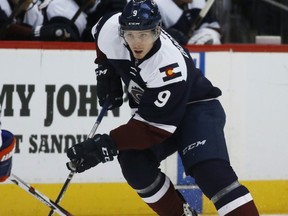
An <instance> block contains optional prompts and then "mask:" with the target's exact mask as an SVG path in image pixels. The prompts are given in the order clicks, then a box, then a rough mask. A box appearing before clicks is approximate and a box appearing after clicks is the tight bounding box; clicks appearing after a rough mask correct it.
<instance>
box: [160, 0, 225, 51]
mask: <svg viewBox="0 0 288 216" xmlns="http://www.w3.org/2000/svg"><path fill="white" fill-rule="evenodd" d="M155 2H156V3H157V5H158V7H159V11H160V13H161V16H162V24H163V27H164V28H165V30H166V31H167V32H168V33H170V34H171V35H172V36H173V37H174V38H175V39H176V40H177V41H178V42H179V43H180V44H182V45H186V44H221V34H220V31H221V27H220V24H219V22H218V20H217V18H216V16H215V14H214V13H212V11H211V10H210V11H209V12H208V13H207V15H206V16H205V17H204V19H203V20H202V21H201V23H200V24H199V26H197V27H196V28H195V31H194V32H192V34H191V33H190V29H191V27H192V25H193V24H194V22H195V20H196V19H197V16H198V15H199V13H200V11H201V9H202V8H203V7H204V6H205V4H206V1H205V0H166V1H163V0H155ZM171 14H173V16H171ZM190 34H191V35H190Z"/></svg>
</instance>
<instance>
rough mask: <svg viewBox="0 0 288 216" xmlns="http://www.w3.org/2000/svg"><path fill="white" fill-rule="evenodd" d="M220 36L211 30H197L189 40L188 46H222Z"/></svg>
mask: <svg viewBox="0 0 288 216" xmlns="http://www.w3.org/2000/svg"><path fill="white" fill-rule="evenodd" d="M220 37H221V36H220V34H219V32H218V31H216V30H214V29H211V28H200V29H199V30H196V31H195V32H194V33H193V35H192V37H191V38H190V39H189V41H188V44H221V41H220Z"/></svg>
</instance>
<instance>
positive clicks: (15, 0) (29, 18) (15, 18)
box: [0, 0, 44, 40]
mask: <svg viewBox="0 0 288 216" xmlns="http://www.w3.org/2000/svg"><path fill="white" fill-rule="evenodd" d="M43 19H44V18H43V15H42V13H41V11H40V10H39V9H38V4H37V1H35V2H33V1H32V0H1V1H0V40H1V39H2V40H32V39H33V38H32V31H33V28H36V26H40V25H42V24H43Z"/></svg>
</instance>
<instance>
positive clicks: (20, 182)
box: [9, 173, 72, 216]
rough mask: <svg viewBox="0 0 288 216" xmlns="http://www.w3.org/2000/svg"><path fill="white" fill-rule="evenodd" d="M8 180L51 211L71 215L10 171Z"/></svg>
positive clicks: (61, 214)
mask: <svg viewBox="0 0 288 216" xmlns="http://www.w3.org/2000/svg"><path fill="white" fill-rule="evenodd" d="M9 179H10V181H12V182H13V183H14V184H15V185H17V186H19V187H20V188H22V189H23V190H25V191H26V192H28V193H29V194H30V195H32V196H34V197H35V198H36V199H38V200H39V201H40V202H42V203H43V204H45V205H46V206H48V207H49V208H51V209H52V210H53V211H55V212H57V213H58V214H59V215H60V216H72V214H71V213H69V212H68V211H66V210H65V209H63V208H62V207H61V206H59V205H57V204H56V203H54V202H53V201H52V200H50V199H49V198H48V197H47V196H45V195H44V194H42V193H40V192H39V191H37V190H36V189H35V188H33V187H32V186H31V185H29V184H28V183H26V182H24V181H23V180H22V179H20V178H19V177H18V176H16V175H14V174H13V173H11V175H10V177H9Z"/></svg>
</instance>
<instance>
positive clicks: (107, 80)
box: [95, 64, 123, 110]
mask: <svg viewBox="0 0 288 216" xmlns="http://www.w3.org/2000/svg"><path fill="white" fill-rule="evenodd" d="M95 73H96V76H97V87H96V88H97V97H98V99H99V104H100V106H103V105H104V103H105V101H106V100H107V99H108V100H109V102H110V106H109V107H108V109H109V110H112V109H114V108H117V107H120V106H121V105H122V104H123V98H122V96H123V87H122V82H121V78H120V77H119V76H118V75H117V74H116V72H115V71H114V68H113V67H112V66H110V65H109V64H103V65H99V66H98V68H97V69H96V70H95Z"/></svg>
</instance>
